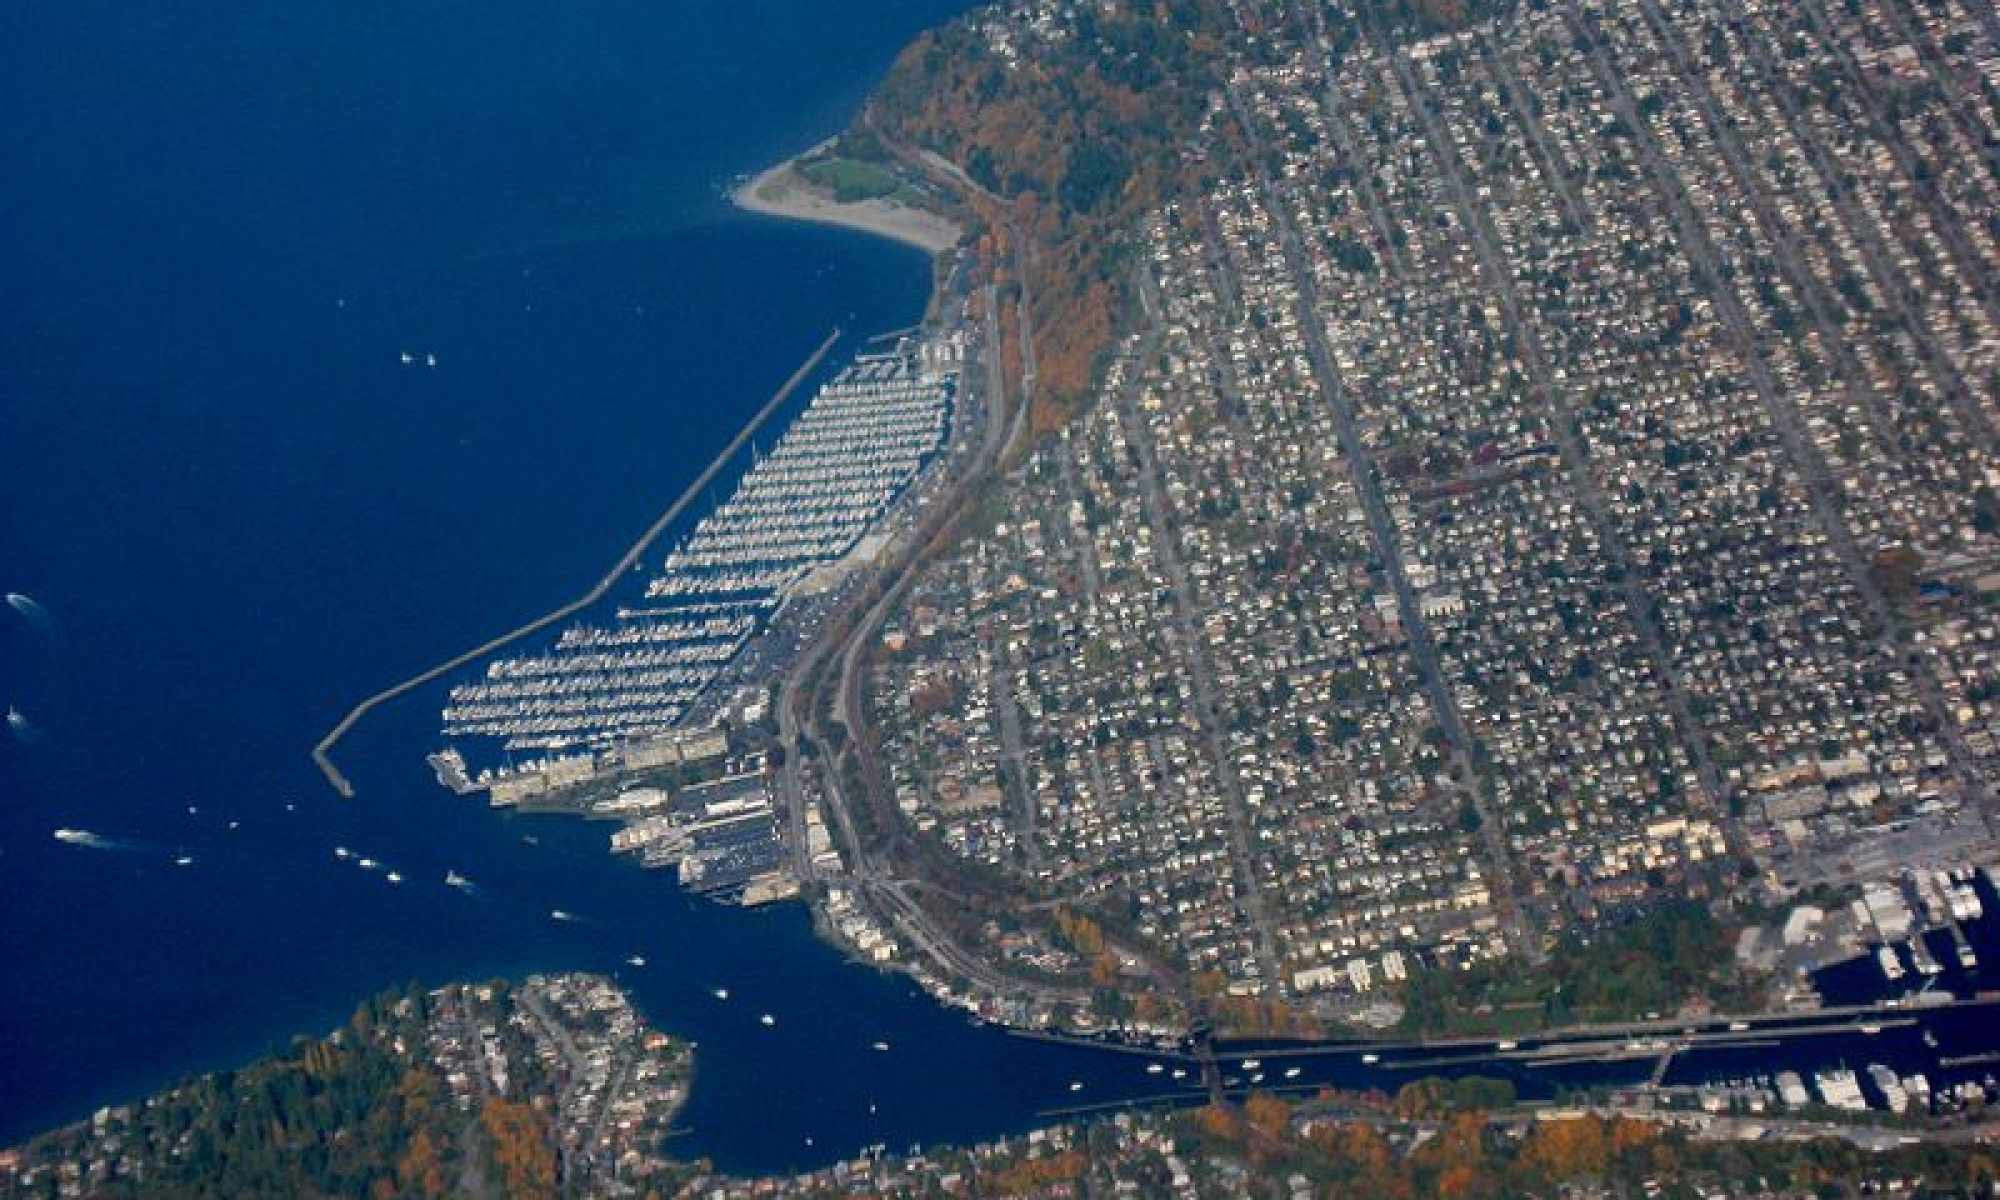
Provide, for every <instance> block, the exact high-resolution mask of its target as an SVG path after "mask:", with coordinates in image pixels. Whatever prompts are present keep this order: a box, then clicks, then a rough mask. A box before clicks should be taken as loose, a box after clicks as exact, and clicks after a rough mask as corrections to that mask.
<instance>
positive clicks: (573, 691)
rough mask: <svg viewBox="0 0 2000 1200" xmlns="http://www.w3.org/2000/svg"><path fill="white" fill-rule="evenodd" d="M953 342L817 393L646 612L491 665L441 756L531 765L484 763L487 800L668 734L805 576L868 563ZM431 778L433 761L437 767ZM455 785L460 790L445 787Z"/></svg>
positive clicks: (939, 440)
mask: <svg viewBox="0 0 2000 1200" xmlns="http://www.w3.org/2000/svg"><path fill="white" fill-rule="evenodd" d="M958 357H959V348H958V346H957V344H956V343H955V342H954V341H950V340H933V341H926V342H916V341H913V340H911V339H907V338H906V339H904V340H903V341H902V342H901V343H899V345H898V347H897V348H896V349H895V350H893V351H890V352H887V353H880V354H863V355H860V356H858V357H857V358H856V360H855V361H854V363H853V364H852V365H850V366H848V367H847V368H846V369H844V370H842V371H841V372H840V373H839V374H838V375H837V376H836V377H835V378H834V379H833V380H831V381H830V382H828V383H827V384H825V385H824V386H822V387H821V388H820V389H819V391H818V393H817V394H816V395H814V397H813V398H812V400H811V401H810V403H808V404H807V406H806V408H805V410H804V412H802V413H801V414H800V415H799V416H798V418H797V419H796V420H794V421H793V422H792V424H791V426H790V427H789V428H788V429H787V430H786V431H785V433H784V435H783V436H782V437H780V438H779V440H778V442H777V445H776V446H775V447H773V448H772V450H771V451H770V452H769V453H768V454H754V451H753V454H754V462H753V464H752V465H751V467H750V469H749V470H748V471H747V472H745V473H744V475H743V477H742V479H741V480H740V481H739V482H738V484H737V487H736V489H735V491H734V493H733V494H732V495H731V496H730V497H729V498H728V499H727V500H725V501H723V502H722V503H721V504H719V505H718V506H716V508H715V509H714V510H713V511H711V512H710V513H708V514H707V515H706V516H704V517H703V518H702V519H701V520H700V521H699V522H698V523H697V524H696V525H695V527H694V529H693V530H692V531H691V533H689V535H688V536H686V537H685V538H683V539H682V540H681V541H680V542H679V543H678V544H677V545H675V546H674V548H673V549H672V550H671V552H669V553H668V554H667V555H666V557H665V559H664V561H663V562H662V563H661V564H660V567H659V569H658V571H657V573H656V574H654V575H653V576H652V577H651V578H650V579H649V580H648V581H647V583H646V587H645V593H644V595H645V603H644V605H642V606H623V607H620V608H618V609H617V610H616V612H615V614H614V615H613V619H612V620H611V621H609V622H607V623H604V624H578V625H573V626H571V627H569V628H567V629H565V630H564V631H563V632H562V633H561V634H560V635H559V636H558V637H557V639H556V641H555V643H554V644H553V645H551V646H549V647H548V648H546V649H545V650H543V651H540V652H538V653H533V654H527V655H522V656H518V657H508V658H499V659H495V660H493V661H492V662H490V663H489V664H488V665H487V667H486V669H485V672H484V675H483V677H482V678H480V679H479V680H477V681H471V682H466V683H461V684H459V685H457V686H455V687H454V688H452V690H451V694H450V698H449V700H448V702H447V704H446V705H445V708H444V713H443V732H444V735H445V737H446V738H447V740H448V741H450V742H451V744H452V749H453V750H454V751H456V752H458V753H459V754H461V755H463V753H464V747H466V746H471V747H474V748H475V753H477V748H479V747H491V748H492V749H494V750H497V751H498V752H500V753H501V754H502V755H505V756H508V758H509V761H511V756H513V755H516V754H521V753H527V754H538V755H541V756H543V757H541V758H539V759H537V760H532V761H530V762H528V763H527V764H526V765H525V766H523V765H520V764H518V763H517V764H515V765H513V766H511V767H509V766H505V765H501V766H495V765H487V766H484V767H480V768H477V769H476V770H474V771H473V772H472V773H471V774H470V775H469V779H468V782H469V783H470V784H471V785H472V786H474V787H483V786H491V785H492V784H493V783H494V782H495V781H497V780H503V779H505V778H506V777H508V776H509V775H512V774H519V773H520V772H522V771H524V770H525V771H530V772H533V771H547V770H549V769H551V768H550V764H551V762H552V761H553V759H552V758H551V757H549V756H554V755H563V754H568V755H574V754H576V753H577V752H579V751H600V750H605V749H608V748H612V747H615V746H618V745H620V744H621V743H626V742H631V741H634V740H638V739H645V738H649V737H654V736H657V735H660V734H662V733H665V732H666V731H668V730H671V729H673V728H674V727H675V725H676V723H677V722H679V721H680V720H681V718H682V717H683V716H684V715H686V713H687V712H688V710H689V708H690V706H691V705H692V704H693V703H694V701H695V700H696V698H698V697H699V696H700V695H701V694H702V693H703V692H704V691H706V690H707V688H708V687H709V686H710V685H711V684H712V683H713V682H714V680H715V679H716V677H717V676H718V675H719V674H720V673H721V672H722V670H723V669H724V668H725V667H726V666H727V665H728V664H729V663H730V662H731V661H733V660H734V659H735V658H736V656H737V655H738V654H739V653H740V652H741V651H742V649H743V647H744V645H745V644H746V643H747V642H748V641H749V640H750V639H751V638H752V637H753V636H755V634H756V633H757V632H758V631H759V630H760V629H762V628H763V627H764V625H765V624H766V623H767V622H768V621H769V620H770V618H771V617H772V616H773V615H774V614H775V613H776V612H777V611H778V610H779V609H780V608H782V606H783V605H784V603H785V602H786V600H787V599H788V598H789V597H790V596H791V595H792V594H793V593H794V592H795V591H796V590H797V589H799V588H801V587H803V586H807V585H809V583H810V581H811V580H812V578H813V576H814V575H815V573H816V572H819V571H821V570H824V569H826V568H829V567H831V566H833V565H834V564H836V563H838V562H839V561H840V560H842V559H843V558H845V557H846V556H848V555H849V554H850V553H860V554H863V555H864V556H865V555H866V553H867V549H868V548H867V546H866V545H865V542H866V538H867V534H868V531H869V529H870V528H871V527H872V526H873V525H874V524H875V522H876V521H877V520H879V519H880V518H881V516H882V515H883V513H885V512H886V511H887V510H888V509H889V506H890V505H891V504H893V503H894V502H895V500H896V499H897V497H899V496H900V495H902V494H903V492H904V491H905V490H906V489H908V487H909V486H910V485H911V484H912V483H913V482H915V480H916V479H917V477H918V476H919V474H920V473H921V472H922V471H923V469H924V468H925V467H926V466H927V465H928V464H929V463H930V462H931V461H932V460H933V458H934V457H935V456H936V454H937V452H938V451H939V450H940V449H941V448H942V447H943V445H944V442H945V437H946V431H947V428H948V425H949V421H950V414H951V405H952V402H953V399H954V396H955V393H956V388H957V368H956V364H957V361H958ZM434 765H435V763H434ZM454 786H456V785H454Z"/></svg>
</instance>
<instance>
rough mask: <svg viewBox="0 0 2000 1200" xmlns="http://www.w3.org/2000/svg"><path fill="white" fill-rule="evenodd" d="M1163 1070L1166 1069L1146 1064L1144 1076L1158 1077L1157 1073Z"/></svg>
mask: <svg viewBox="0 0 2000 1200" xmlns="http://www.w3.org/2000/svg"><path fill="white" fill-rule="evenodd" d="M1165 1070H1166V1068H1165V1067H1163V1066H1161V1065H1160V1064H1159V1063H1148V1064H1146V1074H1148V1075H1158V1074H1159V1073H1161V1072H1162V1071H1165Z"/></svg>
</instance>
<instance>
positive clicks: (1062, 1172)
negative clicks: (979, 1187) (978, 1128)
mask: <svg viewBox="0 0 2000 1200" xmlns="http://www.w3.org/2000/svg"><path fill="white" fill-rule="evenodd" d="M1088 1165H1089V1160H1087V1159H1086V1158H1084V1156H1083V1153H1082V1152H1081V1151H1078V1150H1065V1151H1063V1152H1062V1153H1061V1154H1057V1155H1053V1156H1051V1157H1049V1158H1031V1159H1029V1160H1027V1161H1026V1162H1020V1163H1016V1164H1014V1165H1013V1166H1011V1167H1008V1168H1007V1169H1006V1170H1004V1171H997V1172H995V1173H994V1174H992V1175H990V1176H988V1177H987V1179H986V1180H985V1188H984V1190H985V1192H986V1193H987V1194H988V1195H993V1196H1025V1195H1027V1194H1029V1193H1031V1192H1040V1191H1042V1190H1044V1189H1047V1188H1052V1187H1055V1186H1057V1185H1058V1184H1065V1183H1074V1182H1075V1181H1077V1180H1078V1179H1081V1178H1083V1172H1084V1168H1085V1167H1086V1166H1088Z"/></svg>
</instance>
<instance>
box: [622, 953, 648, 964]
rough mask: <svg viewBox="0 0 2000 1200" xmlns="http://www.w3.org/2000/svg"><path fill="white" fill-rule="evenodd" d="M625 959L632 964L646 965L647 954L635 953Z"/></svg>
mask: <svg viewBox="0 0 2000 1200" xmlns="http://www.w3.org/2000/svg"><path fill="white" fill-rule="evenodd" d="M625 961H626V963H627V964H628V965H630V966H634V967H643V966H645V965H646V956H645V955H643V954H634V955H633V956H632V957H630V958H628V959H626V960H625Z"/></svg>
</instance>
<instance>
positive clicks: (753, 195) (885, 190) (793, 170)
mask: <svg viewBox="0 0 2000 1200" xmlns="http://www.w3.org/2000/svg"><path fill="white" fill-rule="evenodd" d="M850 143H851V139H847V138H828V139H827V140H825V141H823V142H821V143H819V144H818V145H816V146H814V147H813V148H812V149H810V150H808V151H806V152H805V153H804V154H800V155H798V156H797V157H794V158H789V159H786V160H785V161H784V162H781V163H778V164H777V165H776V166H773V167H770V168H768V169H766V170H764V171H761V172H759V173H758V174H756V175H754V176H752V177H751V178H750V179H748V180H746V181H745V182H743V183H742V184H740V185H739V186H738V187H737V188H736V189H735V190H734V191H732V192H731V193H730V199H731V200H732V201H733V202H734V203H735V204H736V206H737V207H738V208H741V209H744V210H746V211H748V212H754V213H760V214H763V215H765V216H772V217H784V218H787V219H790V220H797V221H813V222H817V223H819V224H822V225H839V226H842V227H844V228H847V229H856V230H860V231H861V232H863V233H872V234H875V235H876V236H878V237H885V238H889V239H891V240H893V241H898V242H903V243H905V244H907V245H911V246H915V247H917V248H919V249H921V250H923V251H925V252H926V253H928V254H931V255H933V256H936V255H939V254H943V253H945V252H946V251H948V250H950V249H951V248H952V247H953V246H955V245H957V244H958V242H959V239H960V238H962V237H963V236H964V234H965V230H964V228H963V226H961V225H960V223H959V222H958V221H956V220H953V219H952V218H951V217H950V216H947V215H946V214H945V213H944V212H941V211H939V209H940V208H942V207H944V206H945V203H944V198H942V197H941V196H940V194H939V193H937V192H934V191H928V190H925V189H924V188H923V186H922V185H920V184H916V183H913V182H911V181H909V180H907V179H905V178H904V177H903V176H902V175H900V174H899V173H898V172H897V171H896V170H895V169H894V168H893V167H892V166H890V165H888V164H885V163H883V162H881V161H872V160H868V159H861V158H851V157H845V156H843V155H842V154H841V153H840V150H841V148H842V146H843V144H850Z"/></svg>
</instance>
